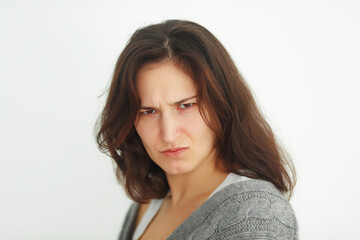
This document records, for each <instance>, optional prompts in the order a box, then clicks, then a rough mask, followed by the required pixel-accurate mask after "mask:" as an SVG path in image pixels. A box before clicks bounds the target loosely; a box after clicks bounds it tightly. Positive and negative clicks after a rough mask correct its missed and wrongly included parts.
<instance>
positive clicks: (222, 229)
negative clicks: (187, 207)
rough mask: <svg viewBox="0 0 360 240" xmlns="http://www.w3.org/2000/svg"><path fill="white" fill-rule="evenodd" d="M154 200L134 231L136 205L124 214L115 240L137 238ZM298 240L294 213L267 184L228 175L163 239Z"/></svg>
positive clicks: (154, 207)
mask: <svg viewBox="0 0 360 240" xmlns="http://www.w3.org/2000/svg"><path fill="white" fill-rule="evenodd" d="M162 201H163V200H162V199H154V200H152V201H151V202H150V205H149V207H148V209H147V211H146V212H145V214H144V216H143V218H142V219H141V221H140V223H139V225H138V227H137V228H136V229H135V231H134V225H135V221H136V217H137V213H138V210H139V206H140V205H139V204H138V203H133V204H132V205H131V207H130V209H129V211H128V213H127V215H126V218H125V221H124V224H123V227H122V230H121V233H120V236H119V240H131V239H138V238H139V237H140V236H141V235H142V234H143V232H144V231H145V229H146V227H147V225H148V224H149V223H150V221H151V220H152V218H153V217H154V216H155V215H156V213H157V211H158V210H159V208H160V206H161V203H162ZM230 238H232V239H238V238H240V239H243V238H244V239H254V238H261V239H265V238H266V239H267V238H269V239H298V225H297V220H296V217H295V213H294V211H293V209H292V207H291V205H290V203H289V202H288V200H287V199H286V198H285V197H284V196H283V194H282V193H280V192H279V190H278V189H277V188H276V187H275V186H274V185H273V184H272V183H270V182H267V181H263V180H257V179H249V178H246V177H243V176H239V175H236V174H231V173H230V174H229V175H228V176H227V177H226V178H225V180H224V181H223V182H222V183H221V184H220V185H219V186H218V187H217V188H216V189H215V190H214V191H213V193H212V194H211V195H210V196H209V198H208V199H207V200H206V201H205V202H204V203H203V204H202V205H201V206H200V207H199V208H198V209H196V210H195V211H194V212H193V213H192V214H191V215H190V216H189V217H188V218H187V219H185V221H184V222H182V223H181V224H180V226H178V227H177V228H176V229H175V230H174V231H173V232H172V233H171V235H170V236H169V237H168V238H167V239H168V240H175V239H176V240H178V239H186V240H187V239H230Z"/></svg>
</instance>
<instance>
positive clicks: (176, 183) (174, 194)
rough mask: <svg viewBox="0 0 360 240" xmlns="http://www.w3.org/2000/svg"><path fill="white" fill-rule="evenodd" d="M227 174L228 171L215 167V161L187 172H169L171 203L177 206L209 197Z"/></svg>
mask: <svg viewBox="0 0 360 240" xmlns="http://www.w3.org/2000/svg"><path fill="white" fill-rule="evenodd" d="M227 175H228V173H224V172H222V171H220V170H218V169H217V168H216V167H215V162H214V161H212V162H211V164H206V165H203V166H199V167H198V168H196V169H194V170H193V171H191V172H189V173H186V174H182V175H169V174H167V175H166V177H167V180H168V183H169V186H170V194H171V195H170V196H168V198H169V200H170V202H171V205H172V206H173V207H176V206H181V205H182V204H184V203H187V202H191V201H195V200H196V199H204V198H205V199H207V198H208V197H209V196H210V194H211V193H212V192H213V191H214V190H215V189H216V188H217V187H218V186H219V185H220V184H221V182H222V181H224V179H225V178H226V176H227Z"/></svg>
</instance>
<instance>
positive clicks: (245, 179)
mask: <svg viewBox="0 0 360 240" xmlns="http://www.w3.org/2000/svg"><path fill="white" fill-rule="evenodd" d="M97 141H98V144H99V147H100V149H101V150H102V151H104V152H106V153H108V154H109V155H110V156H111V157H112V158H113V159H114V160H115V162H116V164H117V167H118V168H117V177H118V179H119V180H120V182H121V183H123V184H124V186H125V189H126V192H127V194H128V195H129V197H130V198H132V199H133V200H134V201H135V202H134V203H133V204H132V205H131V207H130V209H129V211H128V214H127V216H126V219H125V221H124V225H123V228H122V231H121V234H120V237H119V239H141V240H144V239H297V238H298V234H297V221H296V218H295V215H294V212H293V210H292V208H291V206H290V204H289V202H288V200H287V199H286V197H285V196H288V198H290V196H291V193H292V190H293V187H294V185H295V171H294V168H293V166H292V163H291V160H290V159H289V158H288V157H287V155H286V154H285V151H283V150H282V149H281V147H280V145H279V144H278V142H277V141H276V139H275V137H274V134H273V132H272V130H271V128H270V127H269V125H268V124H267V122H266V121H265V119H264V118H263V116H262V115H261V113H260V111H259V109H258V107H257V105H256V103H255V101H254V98H253V96H252V94H251V92H250V90H249V87H248V86H247V84H246V83H245V81H244V80H243V78H242V77H241V75H240V74H239V72H238V70H237V68H236V66H235V65H234V63H233V61H232V60H231V58H230V56H229V54H228V53H227V51H226V50H225V49H224V47H223V46H222V45H221V43H220V42H219V41H218V40H217V39H216V38H215V37H214V36H213V35H212V34H211V33H210V32H209V31H208V30H207V29H205V28H204V27H202V26H200V25H198V24H196V23H193V22H189V21H180V20H169V21H166V22H163V23H160V24H155V25H150V26H147V27H144V28H141V29H139V30H137V31H136V32H135V33H134V34H133V36H132V37H131V39H130V41H129V42H128V44H127V46H126V47H125V49H124V50H123V52H122V53H121V55H120V57H119V59H118V61H117V64H116V67H115V72H114V76H113V80H112V83H111V86H110V89H109V92H108V97H107V101H106V105H105V107H104V110H103V112H102V114H101V116H100V118H99V121H98V129H97Z"/></svg>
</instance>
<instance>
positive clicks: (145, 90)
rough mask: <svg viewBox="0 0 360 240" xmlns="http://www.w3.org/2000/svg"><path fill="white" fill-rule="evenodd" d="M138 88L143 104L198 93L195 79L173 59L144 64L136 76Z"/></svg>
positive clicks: (173, 99)
mask: <svg viewBox="0 0 360 240" xmlns="http://www.w3.org/2000/svg"><path fill="white" fill-rule="evenodd" d="M136 88H137V92H138V94H139V97H140V100H141V103H142V104H144V103H148V104H155V103H156V102H158V101H162V100H165V101H168V102H169V103H170V102H174V101H178V100H179V99H182V98H185V97H190V95H195V94H196V86H195V83H194V81H193V79H191V77H190V76H189V75H188V74H187V73H185V72H184V71H183V70H182V69H180V68H179V67H178V66H176V65H175V64H174V63H172V62H171V61H164V62H159V63H150V64H147V65H145V66H143V67H142V68H141V69H140V71H139V72H138V74H137V76H136Z"/></svg>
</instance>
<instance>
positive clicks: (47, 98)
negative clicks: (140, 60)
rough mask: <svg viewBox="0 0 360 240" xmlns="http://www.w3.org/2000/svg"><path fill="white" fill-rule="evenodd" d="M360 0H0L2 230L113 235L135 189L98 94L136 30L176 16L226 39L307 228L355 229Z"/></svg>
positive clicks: (359, 165) (333, 235)
mask: <svg viewBox="0 0 360 240" xmlns="http://www.w3.org/2000/svg"><path fill="white" fill-rule="evenodd" d="M129 2H131V3H129ZM359 2H360V1H356V0H353V1H351V0H338V1H331V0H324V1H317V0H311V1H310V0H309V1H286V0H283V1H275V0H263V1H258V0H248V1H235V0H234V1H222V3H220V1H218V0H217V1H210V0H206V1H205V0H204V1H195V0H190V1H184V0H182V1H173V2H172V1H136V0H135V1H100V0H99V1H91V0H83V1H74V0H72V1H70V0H69V1H60V0H59V1H45V0H44V1H36V0H33V1H20V0H8V1H4V0H0V98H1V99H0V148H1V151H0V161H1V162H0V239H116V237H117V235H118V233H119V231H120V226H121V224H122V221H123V217H124V214H125V212H126V210H127V208H128V206H129V204H130V200H129V199H128V198H127V197H126V195H125V193H124V191H123V190H122V187H121V186H120V185H118V184H117V183H116V179H115V174H114V171H113V166H112V162H111V159H109V158H108V157H106V156H105V155H104V154H102V153H100V152H99V151H98V150H97V147H96V144H95V140H94V137H93V126H94V123H95V120H96V118H97V116H98V114H99V113H100V110H101V107H102V106H103V104H104V101H105V97H99V96H100V95H101V94H102V93H103V92H104V91H105V89H106V87H107V85H108V83H109V81H110V79H111V77H112V71H113V68H114V64H115V62H116V59H117V57H118V55H119V54H120V52H121V50H122V49H123V47H124V46H125V44H126V42H127V40H128V38H129V37H130V35H131V34H132V33H133V32H134V31H135V30H136V29H137V28H138V27H141V26H144V25H148V24H150V23H157V22H159V21H162V20H166V19H169V18H180V19H188V20H192V21H195V22H198V23H200V24H202V25H203V26H205V27H206V28H208V29H209V30H210V31H211V32H212V33H214V35H216V36H217V37H218V38H219V40H220V41H221V42H222V43H223V44H224V46H225V47H226V48H227V50H228V51H229V53H230V54H231V56H232V57H233V59H234V61H235V62H236V64H237V66H238V67H239V70H240V72H241V73H242V74H243V76H244V77H245V79H246V80H247V81H248V83H249V85H250V86H251V88H252V90H253V92H254V95H255V97H256V99H257V101H258V103H259V105H260V106H261V109H263V111H264V113H265V115H266V117H267V118H268V120H269V122H270V125H271V126H272V127H273V129H274V131H275V133H276V134H277V136H279V138H280V140H281V141H282V142H283V143H284V145H285V146H286V148H287V149H288V151H289V152H290V153H291V155H292V157H293V160H294V162H295V165H296V167H297V172H298V184H297V186H296V189H295V194H294V196H293V198H292V200H291V204H292V206H293V208H294V209H295V212H296V215H297V218H298V223H299V229H300V230H299V231H300V234H299V235H300V238H301V239H360V231H359V229H358V220H359V212H360V211H359V210H360V205H359V202H360V187H359V186H358V184H359V180H360V177H359V171H360V157H359V154H358V151H357V148H358V147H359V134H360V131H359V122H360V106H359V105H360V97H359V91H360V86H359V81H360V70H359V69H360V49H359V43H360V17H359V16H360V4H359Z"/></svg>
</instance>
